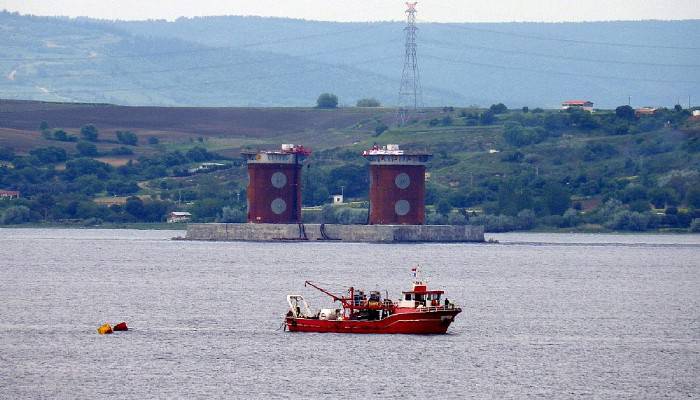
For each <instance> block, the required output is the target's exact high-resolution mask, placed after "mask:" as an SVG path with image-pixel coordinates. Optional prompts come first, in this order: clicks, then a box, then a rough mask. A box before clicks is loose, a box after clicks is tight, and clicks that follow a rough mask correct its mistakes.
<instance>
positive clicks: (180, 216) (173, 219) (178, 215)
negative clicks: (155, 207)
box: [168, 211, 192, 224]
mask: <svg viewBox="0 0 700 400" xmlns="http://www.w3.org/2000/svg"><path fill="white" fill-rule="evenodd" d="M191 219H192V214H190V213H188V212H187V211H173V212H171V213H170V214H168V223H169V224H174V223H177V222H188V221H189V220H191Z"/></svg>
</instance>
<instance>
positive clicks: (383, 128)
mask: <svg viewBox="0 0 700 400" xmlns="http://www.w3.org/2000/svg"><path fill="white" fill-rule="evenodd" d="M387 129H389V127H388V126H386V124H379V125H377V127H376V128H374V133H375V134H377V136H379V135H381V134H382V133H384V132H386V130H387Z"/></svg>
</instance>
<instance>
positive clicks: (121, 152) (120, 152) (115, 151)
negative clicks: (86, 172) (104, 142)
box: [107, 146, 134, 156]
mask: <svg viewBox="0 0 700 400" xmlns="http://www.w3.org/2000/svg"><path fill="white" fill-rule="evenodd" d="M107 154H109V155H111V156H128V155H132V154H134V151H133V150H131V149H130V148H128V147H124V146H119V147H115V148H112V149H110V150H109V151H108V152H107Z"/></svg>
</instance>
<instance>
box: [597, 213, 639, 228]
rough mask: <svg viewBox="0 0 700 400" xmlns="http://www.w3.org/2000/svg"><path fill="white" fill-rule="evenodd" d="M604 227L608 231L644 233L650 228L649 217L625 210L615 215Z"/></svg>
mask: <svg viewBox="0 0 700 400" xmlns="http://www.w3.org/2000/svg"><path fill="white" fill-rule="evenodd" d="M604 225H605V227H606V228H608V229H615V230H627V231H644V230H646V229H647V227H648V226H649V215H648V214H642V213H638V212H632V211H627V210H623V211H619V212H617V213H616V214H615V215H613V216H612V218H611V219H610V220H609V221H607V222H606V223H605V224H604Z"/></svg>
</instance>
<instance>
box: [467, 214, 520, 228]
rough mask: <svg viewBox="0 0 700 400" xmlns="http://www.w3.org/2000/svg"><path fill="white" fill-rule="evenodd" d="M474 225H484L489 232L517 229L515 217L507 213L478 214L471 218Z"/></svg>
mask: <svg viewBox="0 0 700 400" xmlns="http://www.w3.org/2000/svg"><path fill="white" fill-rule="evenodd" d="M471 222H472V223H473V224H474V225H484V229H485V230H486V231H487V232H507V231H512V230H515V221H514V219H513V217H510V216H507V215H490V214H483V215H477V216H476V217H473V218H472V219H471Z"/></svg>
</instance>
